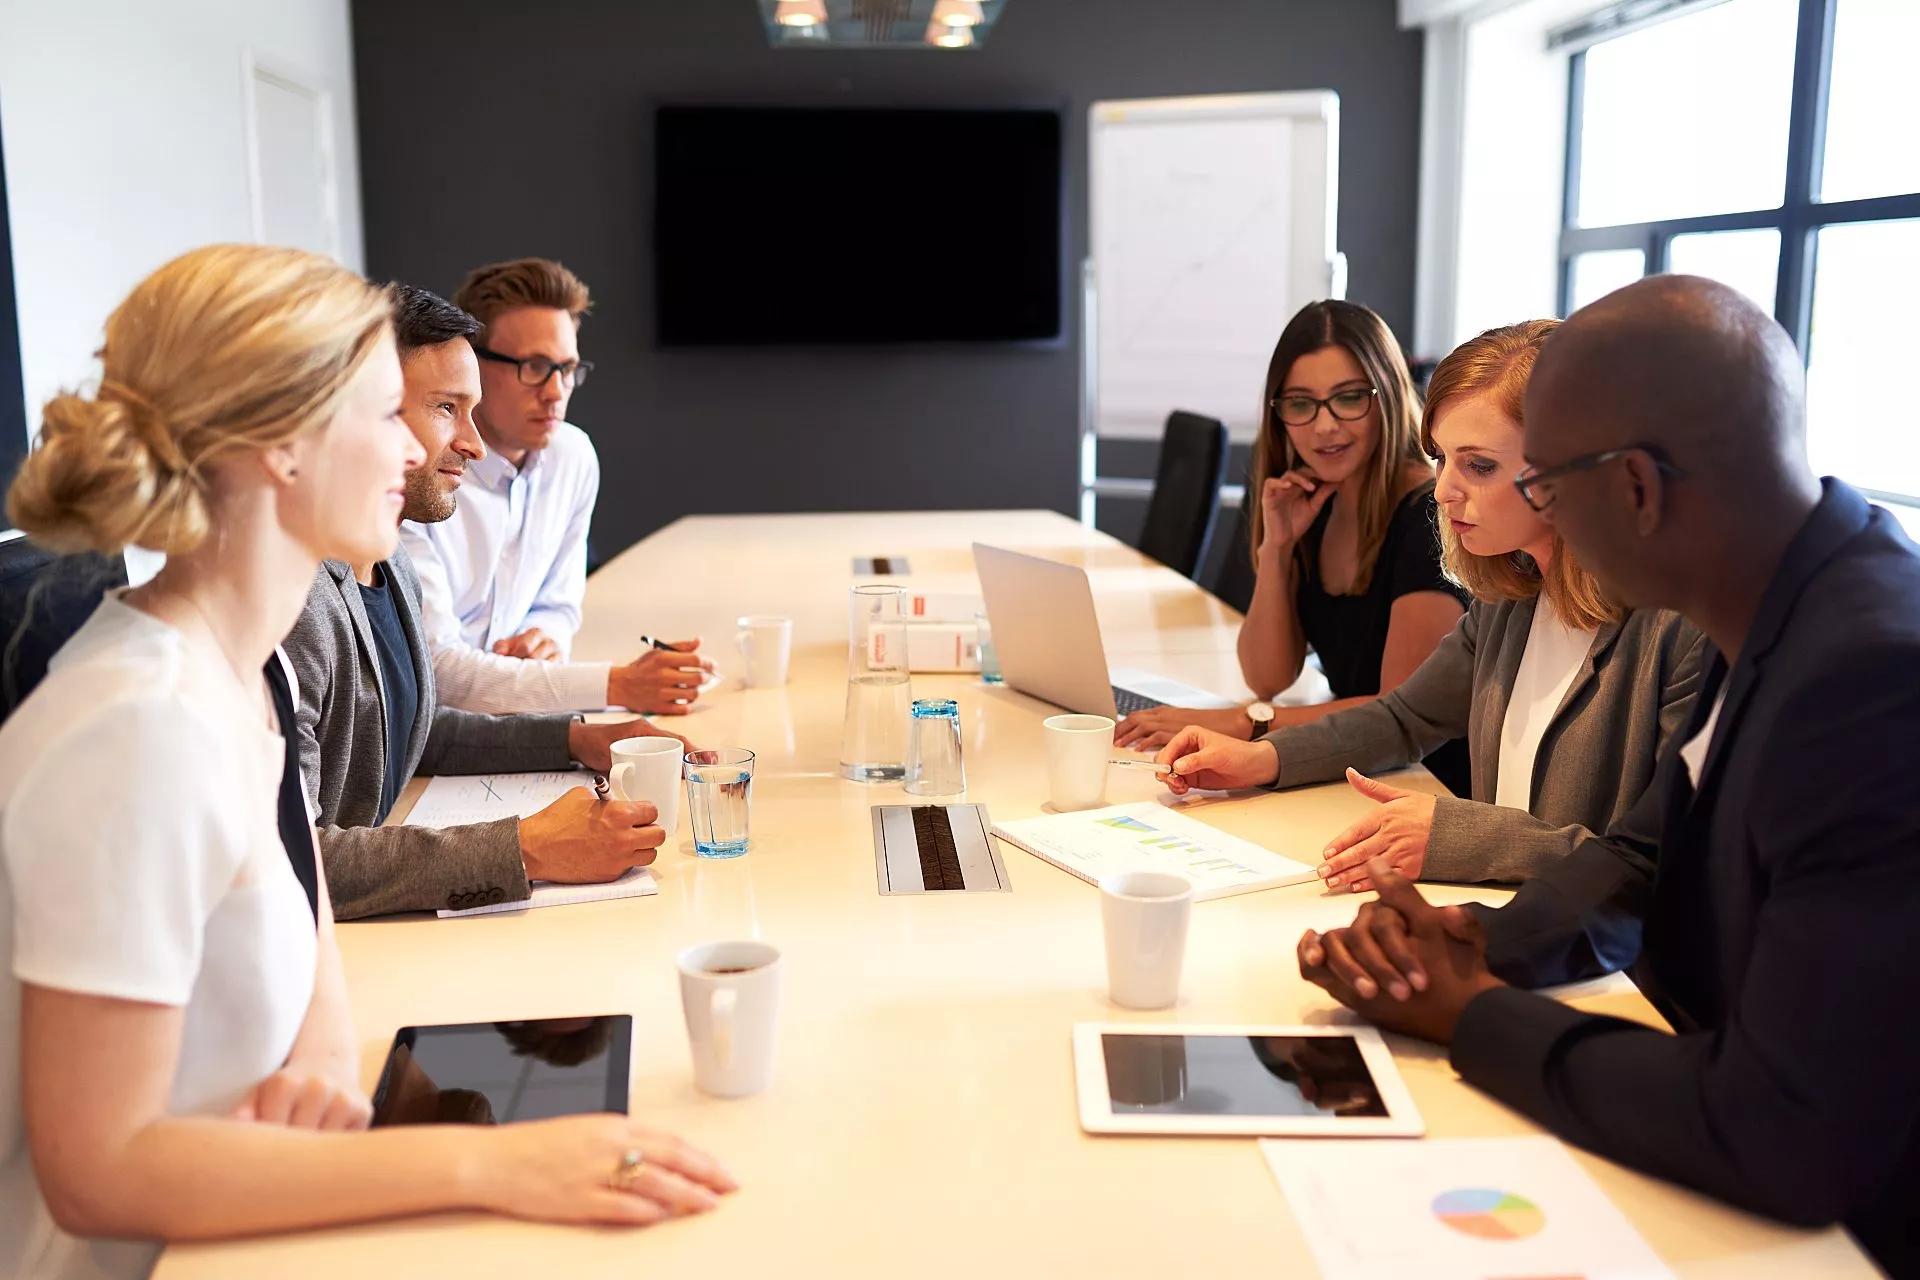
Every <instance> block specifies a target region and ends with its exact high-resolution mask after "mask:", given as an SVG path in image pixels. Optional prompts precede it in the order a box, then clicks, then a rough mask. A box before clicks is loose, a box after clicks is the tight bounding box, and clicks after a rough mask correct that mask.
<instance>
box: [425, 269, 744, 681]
mask: <svg viewBox="0 0 1920 1280" xmlns="http://www.w3.org/2000/svg"><path fill="white" fill-rule="evenodd" d="M454 303H455V305H456V306H459V307H460V308H462V309H463V310H465V311H466V312H468V313H469V314H471V315H472V316H473V317H474V318H475V319H477V320H479V321H480V323H481V324H482V325H483V326H485V328H484V329H483V330H482V332H481V333H480V334H479V335H478V336H476V337H475V338H474V339H473V352H474V354H475V355H476V356H477V357H479V361H480V384H481V391H482V395H481V400H480V403H479V404H478V405H477V406H475V408H474V414H473V416H474V422H475V423H476V425H477V426H478V428H479V431H480V436H481V439H482V440H484V441H485V442H486V446H487V450H488V453H487V456H486V457H484V458H481V459H478V460H476V461H474V462H472V463H470V464H469V465H468V466H467V468H466V475H467V485H466V488H465V491H464V496H463V497H462V499H461V501H460V505H459V508H458V510H456V511H455V513H454V515H453V517H452V518H451V519H449V520H446V521H444V522H442V523H440V524H417V523H413V522H408V523H407V524H404V525H402V526H401V536H402V537H403V538H404V539H405V540H406V543H407V549H408V550H409V551H410V552H411V553H412V555H413V559H414V563H415V566H416V567H417V568H418V569H419V572H420V585H421V591H422V595H423V599H424V608H425V612H426V617H427V620H428V639H429V642H430V643H431V644H432V646H433V651H434V675H435V677H436V679H437V680H438V682H439V687H440V698H441V701H442V702H443V703H445V704H446V705H448V706H453V707H459V708H462V709H464V710H469V711H488V712H512V711H540V712H552V711H587V710H598V709H599V708H601V707H606V706H621V707H630V708H632V709H633V710H635V711H647V712H654V713H659V714H666V715H675V714H684V713H685V712H686V711H687V709H688V708H689V706H690V705H691V704H692V703H693V702H694V701H695V700H696V699H697V698H698V697H699V696H700V685H701V683H702V681H703V680H704V679H705V678H706V676H707V674H708V672H710V671H711V670H712V666H711V664H710V663H707V662H706V661H704V660H703V659H701V658H699V657H698V656H696V651H697V650H698V648H699V641H697V640H687V641H681V642H678V643H675V644H673V645H671V646H668V647H665V648H650V649H649V650H648V651H647V652H645V653H643V654H641V655H639V656H638V657H637V658H635V659H634V660H633V661H632V662H629V663H625V664H621V665H615V664H612V663H606V662H572V661H570V660H569V655H570V651H571V649H572V645H573V637H574V633H575V632H576V631H577V630H579V627H580V611H581V602H582V599H583V598H584V596H585V594H586V586H587V528H588V525H589V524H590V523H591V522H592V519H593V504H594V500H595V498H596V497H597V496H598V494H599V489H600V460H599V457H598V456H597V455H596V454H595V452H594V448H593V442H592V440H590V439H589V438H588V437H587V433H586V432H584V431H582V430H581V429H580V428H579V427H577V426H575V425H573V424H572V423H571V422H569V421H567V406H568V403H569V402H570V401H571V400H572V398H573V393H574V390H575V389H576V388H578V387H580V386H582V385H584V384H585V382H586V380H587V375H588V374H589V373H591V372H592V371H593V364H592V362H591V361H586V360H582V359H581V358H580V346H579V330H580V322H581V320H582V318H583V317H584V316H585V315H586V313H587V311H588V309H589V308H590V307H591V306H592V299H591V297H590V296H589V294H588V292H587V286H586V284H585V283H584V282H582V281H581V279H580V277H578V276H576V275H575V274H574V273H573V272H571V271H569V270H568V269H567V268H566V267H565V266H563V265H562V264H560V263H558V262H555V261H552V260H551V259H547V258H519V259H516V260H514V261H512V262H496V263H493V264H491V265H489V266H484V267H480V268H478V269H476V270H475V271H473V272H471V273H469V274H468V276H467V279H466V282H465V283H463V284H462V285H461V286H460V291H459V292H458V293H457V294H455V295H454Z"/></svg>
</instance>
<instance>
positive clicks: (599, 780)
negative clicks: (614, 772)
mask: <svg viewBox="0 0 1920 1280" xmlns="http://www.w3.org/2000/svg"><path fill="white" fill-rule="evenodd" d="M593 798H594V799H596V800H611V799H612V798H613V792H612V791H611V790H609V789H608V787H607V775H606V774H604V773H596V774H594V775H593Z"/></svg>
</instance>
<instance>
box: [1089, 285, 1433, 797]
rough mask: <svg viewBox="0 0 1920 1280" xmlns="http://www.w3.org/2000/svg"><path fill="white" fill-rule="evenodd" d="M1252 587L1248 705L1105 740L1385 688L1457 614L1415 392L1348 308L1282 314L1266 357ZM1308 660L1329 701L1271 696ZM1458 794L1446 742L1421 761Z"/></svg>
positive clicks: (1250, 512) (1335, 704) (1381, 330)
mask: <svg viewBox="0 0 1920 1280" xmlns="http://www.w3.org/2000/svg"><path fill="white" fill-rule="evenodd" d="M1246 510H1247V524H1248V527H1249V533H1250V545H1249V551H1250V553H1251V555H1252V557H1253V561H1254V569H1255V586H1254V592H1253V601H1252V603H1251V604H1250V605H1249V606H1248V608H1247V618H1246V621H1245V622H1244V623H1243V624H1242V625H1241V628H1240V643H1239V652H1240V672H1241V675H1242V677H1243V678H1244V679H1245V680H1246V682H1247V685H1248V687H1249V688H1251V689H1252V690H1253V691H1254V693H1255V694H1256V695H1257V697H1258V700H1257V701H1255V702H1254V703H1252V704H1251V705H1250V706H1248V707H1245V708H1239V707H1235V708H1230V709H1228V710H1224V711H1200V710H1194V709H1191V708H1181V707H1155V708H1152V709H1150V710H1147V711H1140V712H1135V713H1134V714H1133V715H1130V716H1128V717H1127V718H1126V719H1125V720H1123V721H1121V723H1120V727H1119V732H1118V734H1117V735H1116V742H1117V743H1118V744H1119V745H1122V746H1128V747H1132V748H1134V749H1136V750H1147V749H1151V748H1154V747H1158V746H1161V745H1164V744H1165V743H1166V742H1167V741H1168V740H1169V739H1170V738H1171V737H1172V736H1173V734H1174V732H1175V731H1177V730H1179V729H1180V728H1182V727H1184V726H1186V725H1199V726H1201V727H1203V728H1208V729H1213V730H1215V731H1217V732H1220V733H1225V734H1229V735H1232V736H1235V737H1239V738H1242V739H1250V738H1253V737H1255V736H1257V735H1258V734H1261V733H1265V732H1267V731H1268V730H1270V729H1274V728H1279V727H1281V726H1284V725H1289V724H1304V723H1307V722H1308V721H1311V720H1315V719H1318V718H1319V717H1321V716H1324V715H1326V714H1327V713H1328V712H1331V711H1337V710H1339V709H1341V708H1343V707H1350V706H1357V705H1359V704H1361V703H1364V702H1368V701H1371V700H1372V699H1374V698H1376V697H1379V696H1380V695H1382V694H1385V693H1388V692H1390V691H1392V690H1393V689H1394V688H1395V687H1397V686H1398V685H1399V684H1400V682H1401V681H1402V680H1405V679H1406V678H1407V676H1409V675H1411V674H1412V673H1413V671H1414V670H1415V668H1417V667H1419V665H1420V664H1421V663H1422V662H1424V661H1426V658H1427V655H1429V654H1431V653H1432V652H1433V651H1434V649H1435V647H1436V646H1438V645H1439V643H1440V642H1441V640H1443V639H1445V638H1446V636H1447V633H1448V632H1450V631H1452V630H1453V628H1454V626H1455V625H1456V624H1457V623H1458V622H1459V621H1460V615H1461V613H1462V612H1463V611H1464V609H1465V600H1466V593H1465V592H1464V591H1463V590H1461V588H1460V587H1459V586H1458V585H1456V584H1455V583H1453V582H1450V581H1449V580H1448V579H1447V576H1446V574H1445V573H1444V571H1443V570H1442V569H1441V565H1440V541H1439V536H1438V533H1437V532H1436V526H1437V523H1438V514H1437V511H1436V508H1435V506H1434V500H1433V466H1432V464H1431V463H1429V462H1428V461H1427V459H1426V457H1425V455H1423V454H1422V453H1421V451H1420V402H1419V395H1418V393H1417V392H1416V391H1415V390H1414V386H1413V378H1412V376H1411V375H1410V374H1409V373H1408V371H1407V362H1406V359H1405V357H1404V356H1402V354H1401V352H1400V344H1399V343H1398V342H1397V341H1395V339H1394V336H1393V333H1392V331H1391V330H1389V329H1388V328H1387V325H1386V322H1385V321H1384V320H1382V319H1381V318H1380V317H1379V316H1377V315H1375V314H1374V313H1373V312H1372V311H1370V310H1368V309H1367V308H1366V307H1363V306H1360V305H1359V304H1358V303H1353V302H1342V301H1338V300H1329V301H1325V302H1315V303H1312V304H1310V305H1309V306H1307V307H1306V308H1304V309H1303V310H1301V311H1300V313H1299V314H1298V315H1296V316H1294V318H1293V319H1292V320H1291V321H1289V322H1288V324H1287V327H1286V329H1285V330H1283V331H1282V332H1281V334H1280V340H1279V342H1278V343H1277V344H1276V345H1275V347H1274V351H1273V358H1272V360H1271V361H1269V362H1268V366H1267V379H1266V388H1265V394H1264V396H1263V398H1262V409H1261V414H1260V436H1259V439H1258V440H1257V441H1256V442H1255V444H1254V450H1253V468H1252V474H1251V475H1250V477H1249V479H1248V482H1247V509H1246ZM1309 649H1311V650H1313V652H1314V654H1315V655H1316V656H1317V657H1318V659H1319V663H1320V669H1321V670H1322V671H1323V672H1324V673H1325V674H1326V677H1327V684H1328V686H1329V687H1330V688H1331V689H1332V691H1333V698H1334V700H1333V701H1331V702H1322V703H1316V704H1314V705H1311V706H1304V707H1273V706H1271V705H1269V702H1268V700H1269V699H1271V698H1272V697H1274V696H1275V695H1276V694H1278V693H1279V692H1280V691H1281V690H1283V689H1286V688H1287V687H1288V686H1289V685H1291V684H1293V682H1294V681H1295V680H1297V679H1299V677H1300V672H1301V670H1302V668H1303V667H1304V666H1305V663H1306V657H1307V651H1308V650H1309ZM1427 763H1428V765H1429V766H1430V767H1432V768H1433V769H1434V770H1435V772H1436V773H1438V774H1439V775H1440V776H1441V778H1442V780H1443V781H1446V782H1447V783H1448V784H1449V785H1450V786H1454V787H1455V789H1456V790H1462V791H1464V790H1465V789H1466V768H1465V764H1466V761H1465V753H1464V752H1463V751H1461V750H1459V749H1458V748H1457V747H1449V748H1447V749H1444V750H1442V751H1439V752H1436V753H1435V754H1434V756H1433V757H1432V758H1431V759H1429V760H1428V761H1427Z"/></svg>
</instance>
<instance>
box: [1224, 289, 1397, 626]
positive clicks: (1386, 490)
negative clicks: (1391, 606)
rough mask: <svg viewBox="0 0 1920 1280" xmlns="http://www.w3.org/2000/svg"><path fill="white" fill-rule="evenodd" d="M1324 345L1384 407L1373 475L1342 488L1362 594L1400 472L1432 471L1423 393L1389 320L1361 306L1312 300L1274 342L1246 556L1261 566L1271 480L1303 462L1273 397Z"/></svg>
mask: <svg viewBox="0 0 1920 1280" xmlns="http://www.w3.org/2000/svg"><path fill="white" fill-rule="evenodd" d="M1322 347H1342V348H1345V350H1346V351H1347V353H1348V354H1349V355H1351V356H1352V357H1353V358H1354V360H1355V361H1356V362H1357V363H1358V364H1359V365H1360V369H1361V371H1362V372H1363V373H1365V374H1366V375H1367V381H1369V382H1370V383H1372V384H1373V386H1374V389H1375V390H1376V391H1377V392H1378V393H1379V394H1378V395H1377V396H1376V397H1375V401H1374V403H1375V404H1376V405H1377V406H1378V408H1379V410H1380V440H1379V443H1378V444H1377V445H1376V446H1375V448H1374V451H1373V457H1372V458H1371V459H1369V460H1368V463H1367V474H1366V475H1365V476H1364V477H1360V478H1359V479H1358V480H1357V482H1355V483H1354V484H1353V486H1352V488H1351V489H1350V490H1349V489H1348V487H1347V486H1344V485H1343V486H1342V489H1343V491H1350V492H1354V493H1355V494H1357V507H1358V512H1359V522H1360V550H1359V558H1358V561H1357V564H1358V568H1357V570H1356V572H1355V573H1354V578H1353V585H1352V586H1351V587H1349V588H1348V590H1349V591H1350V592H1351V593H1352V594H1354V595H1360V594H1362V593H1364V592H1365V591H1366V589H1367V584H1368V583H1369V582H1371V581H1372V580H1373V565H1374V561H1375V560H1377V559H1378V558H1379V556H1380V544H1381V543H1383V542H1385V541H1386V538H1387V526H1388V525H1389V524H1391V523H1392V521H1393V512H1394V508H1395V507H1397V506H1398V505H1399V502H1400V498H1401V493H1400V476H1401V473H1402V472H1403V471H1405V470H1406V468H1407V467H1408V466H1409V465H1418V466H1422V467H1426V466H1428V465H1429V463H1428V460H1427V459H1426V457H1424V456H1423V455H1422V454H1421V452H1420V436H1419V421H1420V393H1419V392H1418V391H1416V390H1415V389H1414V385H1413V375H1412V374H1411V373H1409V372H1408V371H1407V358H1406V356H1405V355H1404V354H1403V353H1402V352H1401V350H1400V343H1399V342H1398V341H1396V340H1395V338H1394V336H1393V330H1391V329H1389V328H1387V322H1386V321H1385V320H1382V319H1381V318H1380V317H1379V316H1378V315H1376V314H1374V313H1373V312H1372V311H1371V310H1369V309H1368V308H1366V307H1363V306H1361V305H1360V304H1359V303H1357V302H1345V301H1342V300H1340V299H1337V298H1330V299H1328V300H1326V301H1324V302H1310V303H1308V304H1307V305H1306V306H1305V307H1302V308H1301V309H1300V311H1299V313H1298V314H1297V315H1295V316H1294V317H1293V319H1291V320H1289V321H1288V322H1287V327H1286V328H1285V329H1283V330H1281V332H1280V340H1279V341H1278V342H1276V343H1275V344H1274V348H1273V357H1272V358H1271V359H1270V360H1268V362H1267V381H1266V394H1265V395H1264V396H1263V397H1262V398H1261V401H1260V434H1259V436H1258V437H1257V438H1256V439H1255V441H1254V445H1253V466H1252V468H1251V471H1250V474H1249V476H1248V480H1247V498H1246V508H1245V509H1246V512H1247V526H1248V529H1249V531H1250V532H1251V533H1252V545H1251V546H1250V547H1249V548H1248V551H1249V554H1251V555H1252V557H1253V558H1254V560H1255V562H1256V563H1258V561H1259V557H1260V541H1261V539H1262V538H1263V537H1264V536H1265V534H1266V515H1265V509H1264V507H1263V505H1262V504H1261V501H1260V494H1261V491H1262V490H1264V489H1265V488H1266V484H1267V480H1268V479H1269V478H1270V477H1273V476H1278V475H1285V474H1286V473H1287V472H1289V471H1292V470H1293V469H1294V468H1295V467H1298V466H1300V465H1301V459H1300V454H1299V453H1298V451H1296V450H1295V449H1294V447H1293V437H1292V436H1290V435H1288V434H1287V429H1286V427H1285V426H1283V425H1282V424H1281V423H1280V421H1279V418H1278V415H1277V414H1275V413H1274V411H1273V401H1274V398H1275V397H1276V396H1278V395H1279V394H1280V392H1281V390H1282V388H1284V387H1285V386H1286V384H1287V375H1288V374H1290V373H1292V372H1293V364H1294V361H1296V360H1298V359H1299V358H1300V357H1301V356H1304V355H1308V354H1310V353H1311V352H1315V351H1318V350H1320V349H1321V348H1322ZM1276 462H1277V463H1278V465H1277V466H1276V465H1275V464H1276ZM1304 541H1305V540H1304V539H1303V540H1302V544H1301V545H1297V546H1296V547H1295V548H1294V556H1295V557H1296V558H1299V559H1302V560H1304V558H1305V555H1306V548H1305V545H1304Z"/></svg>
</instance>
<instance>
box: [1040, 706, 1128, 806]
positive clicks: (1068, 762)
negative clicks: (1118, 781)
mask: <svg viewBox="0 0 1920 1280" xmlns="http://www.w3.org/2000/svg"><path fill="white" fill-rule="evenodd" d="M1042 728H1043V729H1044V731H1045V733H1046V739H1047V793H1048V799H1050V800H1052V801H1053V807H1054V808H1055V809H1061V810H1065V809H1092V808H1094V807H1096V806H1098V805H1101V804H1104V803H1105V802H1106V799H1107V760H1108V759H1109V758H1110V757H1111V756H1112V754H1113V721H1111V720H1109V719H1107V717H1105V716H1049V717H1047V719H1046V721H1045V722H1044V723H1043V724H1042Z"/></svg>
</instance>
